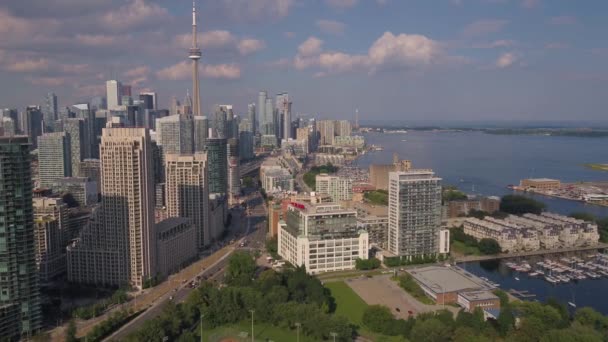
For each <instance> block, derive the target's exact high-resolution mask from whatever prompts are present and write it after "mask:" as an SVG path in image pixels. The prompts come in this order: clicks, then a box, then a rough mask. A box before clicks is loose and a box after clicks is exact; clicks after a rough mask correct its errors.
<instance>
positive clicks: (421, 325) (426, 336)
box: [410, 318, 452, 342]
mask: <svg viewBox="0 0 608 342" xmlns="http://www.w3.org/2000/svg"><path fill="white" fill-rule="evenodd" d="M451 335H452V332H451V329H450V327H449V326H447V325H445V324H443V323H441V321H440V320H438V319H436V318H431V319H427V320H423V321H421V320H416V324H414V327H413V328H412V332H411V333H410V338H411V340H412V341H425V342H447V341H450V339H451Z"/></svg>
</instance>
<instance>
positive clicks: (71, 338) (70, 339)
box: [65, 320, 78, 342]
mask: <svg viewBox="0 0 608 342" xmlns="http://www.w3.org/2000/svg"><path fill="white" fill-rule="evenodd" d="M65 342H78V338H77V337H76V322H74V320H71V321H70V323H68V328H67V330H66V332H65Z"/></svg>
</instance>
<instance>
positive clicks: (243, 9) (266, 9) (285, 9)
mask: <svg viewBox="0 0 608 342" xmlns="http://www.w3.org/2000/svg"><path fill="white" fill-rule="evenodd" d="M221 4H222V6H223V7H224V12H225V13H226V15H228V16H229V17H231V18H232V19H236V20H241V21H260V20H262V19H282V18H284V17H286V16H287V15H288V14H289V11H290V10H291V8H292V7H293V6H294V5H295V0H221Z"/></svg>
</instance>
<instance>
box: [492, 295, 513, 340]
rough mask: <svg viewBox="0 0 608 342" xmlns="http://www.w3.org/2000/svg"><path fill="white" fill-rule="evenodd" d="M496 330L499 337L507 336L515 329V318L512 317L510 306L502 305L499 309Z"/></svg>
mask: <svg viewBox="0 0 608 342" xmlns="http://www.w3.org/2000/svg"><path fill="white" fill-rule="evenodd" d="M496 323H497V330H498V333H499V334H500V336H503V337H504V336H507V334H508V333H509V332H510V331H511V330H512V329H513V328H514V327H515V316H514V315H513V309H512V308H511V305H502V303H501V307H500V314H499V315H498V319H497V321H496Z"/></svg>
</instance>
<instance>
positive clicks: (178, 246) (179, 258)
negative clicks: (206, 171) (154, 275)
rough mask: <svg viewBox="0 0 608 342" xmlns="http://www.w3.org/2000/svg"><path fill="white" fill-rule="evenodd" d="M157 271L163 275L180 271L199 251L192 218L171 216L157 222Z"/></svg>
mask: <svg viewBox="0 0 608 342" xmlns="http://www.w3.org/2000/svg"><path fill="white" fill-rule="evenodd" d="M156 237H157V240H156V243H157V247H156V251H157V253H158V255H157V271H158V274H160V275H161V276H162V277H166V276H168V275H170V274H172V273H175V272H177V271H179V270H180V269H181V268H182V267H183V266H185V265H187V264H189V263H190V262H191V261H192V260H194V259H195V258H196V256H197V253H198V248H197V237H196V230H195V229H194V226H193V225H192V224H191V223H190V220H189V219H187V218H182V217H170V218H168V219H166V220H164V221H161V222H159V223H157V224H156Z"/></svg>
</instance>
